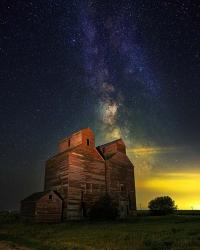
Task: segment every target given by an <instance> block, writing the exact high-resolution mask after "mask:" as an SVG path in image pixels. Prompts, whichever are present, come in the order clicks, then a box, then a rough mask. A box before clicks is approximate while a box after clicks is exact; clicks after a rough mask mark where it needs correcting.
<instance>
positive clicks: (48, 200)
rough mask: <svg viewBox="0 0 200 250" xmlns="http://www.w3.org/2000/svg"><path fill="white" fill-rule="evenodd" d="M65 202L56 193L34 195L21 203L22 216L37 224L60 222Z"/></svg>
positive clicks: (45, 192) (46, 192)
mask: <svg viewBox="0 0 200 250" xmlns="http://www.w3.org/2000/svg"><path fill="white" fill-rule="evenodd" d="M62 207H63V201H62V198H61V196H60V195H59V194H58V193H57V192H56V191H44V192H38V193H34V194H32V195H30V196H28V197H27V198H25V199H24V200H22V201H21V209H20V210H21V215H22V216H23V217H25V218H30V219H32V220H33V221H35V222H54V223H55V222H60V221H61V220H62V210H63V209H62Z"/></svg>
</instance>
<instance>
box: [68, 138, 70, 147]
mask: <svg viewBox="0 0 200 250" xmlns="http://www.w3.org/2000/svg"><path fill="white" fill-rule="evenodd" d="M68 147H70V139H69V140H68Z"/></svg>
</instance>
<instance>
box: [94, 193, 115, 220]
mask: <svg viewBox="0 0 200 250" xmlns="http://www.w3.org/2000/svg"><path fill="white" fill-rule="evenodd" d="M117 216H118V209H117V205H116V204H115V203H114V202H113V201H112V199H111V197H110V196H109V195H108V194H105V195H103V196H102V197H100V199H99V200H98V201H96V202H95V203H94V205H93V206H92V208H91V209H90V212H89V218H90V219H92V220H114V219H116V218H117Z"/></svg>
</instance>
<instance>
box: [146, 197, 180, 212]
mask: <svg viewBox="0 0 200 250" xmlns="http://www.w3.org/2000/svg"><path fill="white" fill-rule="evenodd" d="M148 208H149V209H150V212H151V213H152V214H154V215H167V214H172V213H174V212H175V211H176V210H177V206H176V205H175V202H174V201H173V200H172V198H171V197H169V196H163V197H157V198H155V199H153V200H151V201H150V202H149V205H148Z"/></svg>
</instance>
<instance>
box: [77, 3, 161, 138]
mask: <svg viewBox="0 0 200 250" xmlns="http://www.w3.org/2000/svg"><path fill="white" fill-rule="evenodd" d="M127 8H129V11H127ZM77 12H78V19H79V25H80V29H81V31H82V33H83V43H82V56H83V62H84V69H85V73H86V77H85V84H87V85H88V86H89V87H90V88H91V91H94V92H95V93H96V95H97V107H96V108H97V115H98V118H99V119H98V121H99V120H101V124H100V125H99V129H100V130H101V136H102V137H104V136H105V139H106V140H110V139H116V138H119V137H123V138H124V139H125V140H126V141H127V143H129V142H130V133H129V130H130V122H129V121H128V120H127V119H124V120H123V122H120V117H121V114H124V113H127V112H129V110H128V109H127V108H125V106H124V105H123V104H124V96H123V94H122V93H121V90H120V89H121V87H120V85H123V84H124V80H123V79H129V81H132V84H133V85H134V84H135V82H136V81H137V82H138V84H140V85H142V88H143V91H144V93H147V96H148V97H149V98H152V99H154V98H155V99H159V91H160V85H158V84H157V83H156V81H155V79H154V76H153V73H152V71H151V69H150V67H149V65H148V58H147V56H146V55H145V50H144V49H142V48H141V47H140V44H138V43H137V41H136V31H135V29H136V27H135V25H134V19H132V18H131V17H132V12H131V10H130V3H129V2H127V4H126V5H125V6H123V8H122V9H121V12H120V15H119V12H116V13H114V14H113V15H112V16H111V15H109V16H107V17H101V15H99V13H98V9H97V8H95V7H94V6H93V5H92V4H89V3H88V2H82V3H81V4H80V6H79V8H78V10H77ZM127 15H128V16H127ZM115 60H116V62H114V61H115ZM118 69H119V70H120V71H121V72H120V73H121V75H120V77H119V72H118ZM133 88H134V86H133ZM135 91H137V87H136V88H135ZM133 98H134V96H133Z"/></svg>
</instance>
